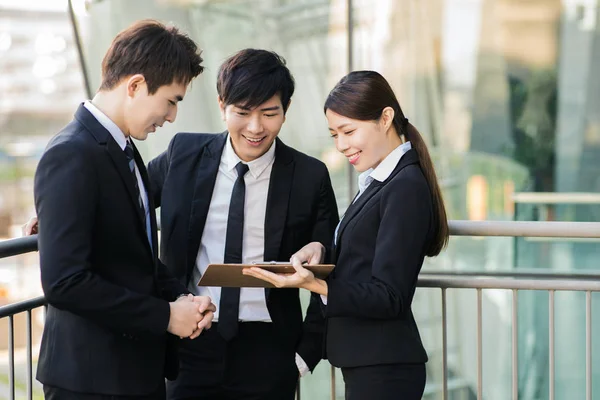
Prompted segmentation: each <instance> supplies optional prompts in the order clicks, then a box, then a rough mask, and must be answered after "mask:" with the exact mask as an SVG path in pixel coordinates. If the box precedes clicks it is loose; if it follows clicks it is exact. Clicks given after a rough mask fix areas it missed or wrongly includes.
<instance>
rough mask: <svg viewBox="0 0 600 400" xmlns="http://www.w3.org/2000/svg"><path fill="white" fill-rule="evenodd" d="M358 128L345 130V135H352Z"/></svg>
mask: <svg viewBox="0 0 600 400" xmlns="http://www.w3.org/2000/svg"><path fill="white" fill-rule="evenodd" d="M355 130H356V129H352V130H351V131H348V132H344V135H352V134H353V133H354V131H355Z"/></svg>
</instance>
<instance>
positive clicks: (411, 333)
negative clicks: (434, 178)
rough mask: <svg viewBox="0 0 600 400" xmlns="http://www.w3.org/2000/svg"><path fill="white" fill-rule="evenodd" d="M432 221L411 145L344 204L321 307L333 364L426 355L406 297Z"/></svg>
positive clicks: (351, 364) (408, 360)
mask: <svg viewBox="0 0 600 400" xmlns="http://www.w3.org/2000/svg"><path fill="white" fill-rule="evenodd" d="M433 221H434V216H433V208H432V200H431V192H430V190H429V186H428V185H427V181H426V180H425V176H424V175H423V173H422V171H421V168H420V166H419V160H418V156H417V153H416V151H415V150H409V151H408V152H407V153H406V154H404V156H403V157H402V158H401V159H400V162H399V163H398V165H397V166H396V168H395V169H394V171H393V172H392V174H391V175H390V176H389V177H388V179H386V180H385V181H384V182H378V181H373V182H372V183H371V185H370V186H369V187H368V188H367V189H366V190H365V192H364V193H363V194H362V195H361V196H360V197H359V198H358V199H357V200H356V201H355V202H354V203H353V204H352V205H351V206H350V207H349V208H348V210H347V212H346V214H345V216H344V217H343V218H342V222H341V224H340V227H339V229H338V237H337V246H335V249H334V262H335V263H336V268H335V270H334V272H333V274H332V275H331V276H330V278H329V279H328V282H327V283H328V288H329V289H328V291H329V292H328V296H327V306H326V307H325V308H324V309H325V315H326V318H327V338H326V350H327V358H328V359H329V361H330V362H331V363H332V364H333V365H335V366H338V367H357V366H366V365H376V364H390V363H423V362H426V361H427V354H426V353H425V349H424V348H423V345H422V343H421V338H420V336H419V331H418V329H417V325H416V323H415V320H414V318H413V314H412V311H411V302H412V298H413V295H414V293H415V287H416V284H417V276H418V274H419V271H420V269H421V266H422V264H423V259H424V257H425V248H426V245H427V243H429V242H430V241H431V240H432V235H433V233H434V229H435V228H434V223H433Z"/></svg>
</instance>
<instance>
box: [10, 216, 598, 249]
mask: <svg viewBox="0 0 600 400" xmlns="http://www.w3.org/2000/svg"><path fill="white" fill-rule="evenodd" d="M448 224H449V227H450V234H451V235H452V236H493V237H505V236H509V237H556V238H600V222H556V221H550V222H548V221H464V220H453V221H448ZM36 250H37V235H31V236H27V237H22V238H16V239H8V240H4V241H0V258H5V257H11V256H15V255H19V254H24V253H28V252H31V251H36Z"/></svg>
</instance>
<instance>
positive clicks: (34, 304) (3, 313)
mask: <svg viewBox="0 0 600 400" xmlns="http://www.w3.org/2000/svg"><path fill="white" fill-rule="evenodd" d="M44 304H46V299H45V298H44V297H43V296H41V297H35V298H33V299H27V300H23V301H19V302H17V303H12V304H7V305H5V306H2V307H0V318H5V317H8V316H11V315H15V314H19V313H22V312H26V311H28V310H33V309H35V308H38V307H42V306H43V305H44Z"/></svg>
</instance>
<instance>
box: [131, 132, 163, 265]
mask: <svg viewBox="0 0 600 400" xmlns="http://www.w3.org/2000/svg"><path fill="white" fill-rule="evenodd" d="M131 145H132V146H133V154H134V157H135V163H136V165H137V167H138V170H139V171H140V176H141V177H142V182H143V183H144V188H145V189H146V197H147V198H148V216H149V217H150V230H151V232H150V234H151V238H152V245H151V246H150V243H148V246H149V250H151V251H152V256H153V259H154V260H156V259H157V258H158V236H157V227H156V211H155V208H154V199H153V198H154V196H152V188H151V187H150V180H149V179H148V171H147V170H146V166H145V165H144V160H142V156H141V155H140V153H139V152H138V149H137V147H135V144H134V143H133V141H132V142H131ZM137 208H139V207H137ZM144 232H146V226H144Z"/></svg>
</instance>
